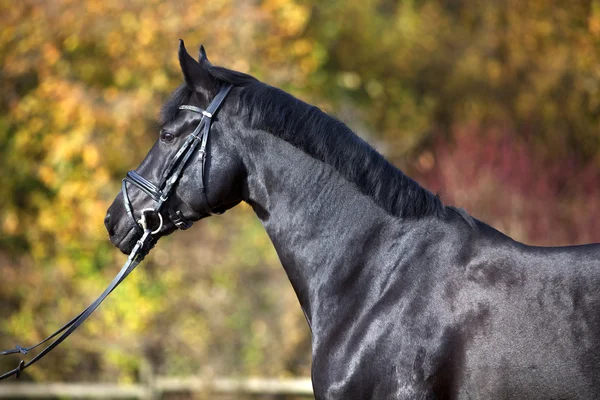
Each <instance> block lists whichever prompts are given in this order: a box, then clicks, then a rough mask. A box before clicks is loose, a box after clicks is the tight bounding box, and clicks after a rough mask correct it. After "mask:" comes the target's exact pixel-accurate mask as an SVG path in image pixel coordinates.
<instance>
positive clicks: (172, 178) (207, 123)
mask: <svg viewBox="0 0 600 400" xmlns="http://www.w3.org/2000/svg"><path fill="white" fill-rule="evenodd" d="M230 90H231V85H227V86H224V87H223V88H221V90H220V91H219V93H218V94H217V95H216V96H215V98H214V99H213V101H212V102H211V103H210V104H209V106H208V108H207V109H206V110H203V109H201V108H198V107H195V106H189V105H185V106H180V107H179V109H180V110H188V111H192V112H196V113H199V114H202V119H201V120H200V123H199V124H198V126H197V127H196V129H194V132H192V133H191V134H190V135H189V136H188V137H187V139H186V140H185V142H184V143H183V145H182V146H181V148H180V149H179V151H177V153H176V154H175V157H173V159H172V160H171V162H170V163H169V165H168V167H167V169H166V170H165V173H164V174H163V177H162V179H161V182H160V184H159V185H158V186H155V185H154V184H153V183H152V182H150V181H148V180H147V179H145V178H144V177H143V176H141V175H140V174H138V173H137V172H135V171H129V172H128V173H127V176H126V177H125V179H123V184H122V187H121V192H122V193H123V202H124V203H125V209H126V210H127V214H128V215H129V217H130V218H131V219H133V221H134V222H135V226H136V227H137V228H138V229H141V228H140V227H139V225H138V224H137V221H136V219H135V216H134V215H133V208H132V206H131V201H130V200H129V196H128V194H127V183H131V184H133V185H134V186H136V187H137V188H138V189H141V190H142V191H143V192H144V193H146V194H147V195H148V196H150V198H152V200H154V201H155V202H156V207H155V208H154V209H153V211H154V212H155V213H156V214H158V216H159V219H160V225H159V227H158V228H157V229H156V231H157V232H158V231H160V229H161V228H162V216H161V215H160V211H161V209H162V208H163V206H164V205H165V203H166V202H167V200H168V199H169V196H170V195H171V191H172V190H173V187H174V186H175V184H176V183H177V181H178V180H179V178H180V177H181V174H182V172H183V169H184V168H185V166H186V164H187V162H188V160H189V159H190V157H191V156H192V154H194V152H195V151H196V149H197V148H198V145H200V148H199V149H198V153H199V154H200V160H199V162H200V191H201V192H202V194H203V195H204V200H205V201H204V209H205V211H206V212H207V213H208V214H210V215H216V214H220V213H217V212H214V211H213V210H212V209H211V207H210V205H209V203H208V197H207V194H206V187H205V182H204V173H205V164H206V144H207V142H208V134H209V132H210V127H211V123H212V118H213V116H214V115H215V114H216V112H217V111H218V110H219V107H220V106H221V104H222V103H223V101H224V100H225V98H226V97H227V95H228V94H229V91H230ZM146 210H147V209H146ZM144 211H145V210H144ZM166 211H167V213H168V216H169V219H170V220H171V221H172V222H173V224H175V226H176V227H177V228H179V229H182V230H184V229H188V228H189V227H191V226H192V222H191V221H189V220H187V219H186V218H185V217H184V216H183V214H182V213H181V211H176V210H174V209H173V208H171V207H169V206H167V207H166Z"/></svg>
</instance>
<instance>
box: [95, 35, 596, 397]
mask: <svg viewBox="0 0 600 400" xmlns="http://www.w3.org/2000/svg"><path fill="white" fill-rule="evenodd" d="M179 56H180V64H181V67H182V71H183V74H184V77H185V80H186V84H185V85H184V86H182V87H180V88H179V89H178V90H177V91H176V92H175V93H174V95H173V96H172V98H171V100H170V101H169V102H167V104H166V105H165V107H164V108H163V112H162V115H163V118H162V119H163V120H162V132H163V134H161V139H159V140H158V141H157V143H156V144H155V146H154V147H153V148H152V149H151V150H150V152H149V154H148V156H147V157H146V159H145V160H144V161H143V162H142V164H141V165H140V167H138V169H137V172H138V173H140V174H141V175H142V176H145V177H147V178H148V179H150V180H152V181H153V182H154V183H155V184H156V182H158V181H159V180H160V177H161V174H162V172H164V166H165V165H167V164H168V162H169V160H170V159H171V158H172V157H173V155H174V154H175V153H176V152H177V149H178V146H181V144H182V143H183V142H184V141H185V139H186V137H187V135H189V134H190V132H191V131H192V130H193V129H194V127H195V126H197V124H198V123H199V119H198V118H199V117H198V115H197V114H194V113H189V112H185V111H181V110H180V109H179V106H180V105H182V104H190V105H194V106H197V107H206V105H207V104H208V103H209V102H210V100H211V99H212V98H213V97H214V96H215V94H216V93H217V92H218V90H219V88H220V86H221V85H222V83H223V82H228V83H231V84H233V85H234V86H235V87H234V89H233V91H232V92H231V94H230V95H229V97H228V98H227V101H226V102H225V103H224V105H223V107H222V109H221V111H219V114H218V116H217V118H216V119H215V121H214V123H213V128H212V131H211V136H210V141H209V145H208V158H207V162H206V168H205V169H204V170H203V169H201V168H199V167H198V165H196V164H195V163H193V162H191V163H190V164H189V165H188V166H187V167H186V170H185V171H184V175H183V176H182V179H181V180H180V182H179V184H178V186H177V188H176V190H175V193H174V196H173V198H172V199H170V200H169V207H172V208H173V209H176V210H180V211H181V212H182V214H183V215H184V216H185V218H186V219H188V220H198V219H201V218H204V217H206V216H207V214H206V213H205V212H204V211H203V210H205V209H206V208H207V206H210V208H212V209H213V210H221V211H224V210H226V209H228V208H231V207H233V206H234V205H236V204H237V203H239V202H240V201H245V202H247V203H248V204H250V205H251V206H252V207H253V209H254V211H255V212H256V215H257V216H258V218H259V219H260V220H261V221H262V223H263V225H264V227H265V229H266V231H267V233H268V234H269V236H270V238H271V240H272V242H273V244H274V245H275V248H276V250H277V253H278V255H279V257H280V259H281V262H282V264H283V266H284V268H285V270H286V272H287V274H288V276H289V279H290V281H291V283H292V285H293V287H294V289H295V291H296V294H297V296H298V299H299V301H300V305H301V306H302V309H303V310H304V312H305V314H306V317H307V321H308V323H309V325H310V328H311V332H312V345H313V346H312V347H313V384H314V391H315V396H316V398H317V399H340V400H346V399H482V400H483V399H485V400H487V399H598V398H600V245H598V244H595V245H587V246H576V247H562V248H561V247H557V248H540V247H529V246H526V245H524V244H521V243H518V242H515V241H513V240H512V239H510V238H509V237H507V236H505V235H503V234H502V233H500V232H498V231H496V230H495V229H493V228H491V227H490V226H488V225H486V224H485V223H483V222H480V221H477V220H475V219H473V218H472V217H471V216H469V215H468V214H467V213H465V212H464V211H462V210H460V209H456V208H453V207H447V206H444V205H443V204H442V202H441V201H440V199H439V198H437V197H436V196H434V195H433V194H431V193H429V192H428V191H427V190H425V189H423V188H422V187H420V186H419V185H418V184H417V183H416V182H414V181H413V180H411V179H410V178H409V177H407V176H406V175H404V174H403V173H402V172H401V171H399V170H398V169H396V168H395V167H394V166H392V165H391V164H390V163H388V162H387V161H386V160H385V159H384V158H383V157H382V156H381V155H380V154H378V153H377V152H376V151H375V150H373V149H372V148H371V147H370V146H368V145H367V144H366V143H365V142H363V141H362V140H361V139H359V138H358V137H357V136H356V135H355V134H354V133H352V132H351V131H350V130H349V129H348V128H347V127H346V126H345V125H344V124H342V123H341V122H339V121H336V120H335V119H333V118H331V117H329V116H327V115H326V114H324V113H323V112H321V111H320V110H319V109H317V108H315V107H312V106H309V105H307V104H305V103H303V102H301V101H299V100H297V99H295V98H293V97H292V96H290V95H288V94H286V93H284V92H282V91H280V90H278V89H275V88H272V87H270V86H268V85H265V84H263V83H260V82H258V81H256V80H255V79H254V78H252V77H249V76H247V75H244V74H240V73H237V72H233V71H229V70H226V69H223V68H219V67H213V66H212V65H211V64H210V63H209V62H208V60H207V59H206V55H205V54H204V53H203V52H201V57H200V61H199V62H196V61H195V60H194V59H193V58H191V57H190V56H189V55H188V54H187V52H186V51H185V48H184V47H183V45H181V47H180V53H179ZM164 132H167V133H168V134H169V135H170V136H169V137H171V138H174V139H173V140H169V141H166V140H163V138H164V137H165V136H168V135H165V134H164ZM201 171H204V173H205V174H204V176H202V172H201ZM201 179H203V180H204V182H205V184H206V187H207V192H206V195H207V196H204V195H201V194H200V193H199V190H200V187H201V186H200V185H199V184H198V182H200V180H201ZM130 195H131V197H130V198H131V201H132V207H133V208H134V210H135V212H138V213H139V210H142V209H143V208H145V207H149V206H151V205H152V203H151V200H150V199H148V197H147V196H145V195H144V194H143V193H141V192H139V191H137V192H136V190H135V188H132V190H131V193H130ZM207 202H208V203H209V204H206V203H207ZM590 217H591V216H590ZM164 218H165V221H167V223H165V226H164V227H163V230H162V231H161V233H160V234H161V235H167V234H169V233H171V232H173V230H174V229H175V228H174V226H173V225H172V224H171V225H169V223H168V216H167V215H165V216H164ZM131 221H132V219H131V218H128V217H127V215H126V213H125V209H124V205H123V202H122V197H121V195H120V194H119V195H118V196H117V198H116V200H115V202H114V203H113V205H112V206H111V208H110V209H109V213H108V214H107V217H106V226H107V228H108V231H109V233H110V237H111V240H112V241H113V243H115V245H117V246H119V247H120V248H121V250H123V251H124V252H125V253H127V252H129V251H131V247H132V246H133V244H134V243H135V241H136V240H137V239H138V235H137V233H136V232H137V230H136V229H135V226H133V222H131Z"/></svg>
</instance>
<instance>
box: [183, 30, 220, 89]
mask: <svg viewBox="0 0 600 400" xmlns="http://www.w3.org/2000/svg"><path fill="white" fill-rule="evenodd" d="M202 50H203V49H202ZM202 50H201V54H202V53H203V54H204V59H202V58H200V63H198V62H197V61H196V60H194V58H193V57H192V56H190V55H189V54H188V52H187V50H186V49H185V45H184V43H183V40H181V39H179V65H180V66H181V72H183V76H184V78H185V82H186V83H187V85H188V86H189V87H190V88H192V89H194V90H195V91H196V92H197V93H200V94H202V95H204V96H205V97H206V98H210V97H212V95H213V93H214V92H215V91H216V90H217V86H218V82H217V79H216V78H215V77H213V76H212V75H211V74H210V71H209V69H210V67H211V66H212V65H211V64H210V62H209V61H208V59H207V58H206V53H205V52H203V51H202Z"/></svg>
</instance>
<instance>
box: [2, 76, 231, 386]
mask: <svg viewBox="0 0 600 400" xmlns="http://www.w3.org/2000/svg"><path fill="white" fill-rule="evenodd" d="M231 88H232V86H231V85H226V86H224V87H222V88H221V90H220V91H219V93H218V94H217V95H216V96H215V98H214V99H213V101H212V102H211V103H210V104H209V106H208V108H207V109H206V110H203V109H201V108H199V107H195V106H190V105H183V106H181V107H179V109H180V110H188V111H192V112H196V113H199V114H202V119H201V120H200V123H199V124H198V126H197V127H196V129H194V131H193V132H192V133H191V134H190V135H189V136H188V138H187V139H186V140H185V142H184V144H183V145H182V146H181V148H180V149H179V150H178V151H177V153H176V154H175V157H174V158H173V160H172V161H171V162H170V164H169V166H168V167H167V169H166V170H165V173H164V175H163V179H162V180H161V183H160V184H159V186H155V185H154V184H153V183H152V182H150V181H148V180H147V179H145V178H144V177H142V176H141V175H139V174H138V173H137V172H135V171H129V172H128V173H127V176H126V177H125V179H123V184H122V192H123V200H124V204H125V210H126V211H127V214H128V215H129V216H130V218H131V219H133V221H134V224H135V227H136V229H137V230H138V231H139V232H140V233H141V234H142V236H141V238H140V239H139V240H138V241H137V242H136V244H135V246H134V247H133V249H132V250H131V253H130V254H129V257H128V258H127V261H126V262H125V264H124V265H123V267H122V268H121V270H120V271H119V273H118V274H117V276H115V278H114V279H113V280H112V282H111V283H110V284H109V285H108V287H107V288H106V289H105V290H104V292H102V294H101V295H100V296H99V297H98V298H97V299H96V300H95V301H94V302H93V303H92V304H90V305H89V306H88V307H87V308H86V309H85V310H83V311H82V312H81V313H80V314H79V315H77V316H76V317H75V318H73V319H72V320H70V321H69V322H67V323H66V324H65V325H63V326H62V327H61V328H60V329H58V330H57V331H56V332H54V333H53V334H51V335H50V336H48V337H47V338H45V339H44V340H42V341H41V342H39V343H38V344H36V345H34V346H31V347H21V346H18V345H17V346H15V348H14V349H11V350H5V351H1V352H0V356H4V355H8V354H17V353H20V354H21V355H26V354H27V353H28V352H29V351H31V350H33V349H35V348H37V347H39V346H41V345H42V344H44V343H46V342H48V341H50V340H52V339H53V338H54V337H56V336H58V335H59V334H60V333H62V335H60V336H59V337H58V338H57V339H56V340H54V341H53V342H52V343H50V344H49V345H48V346H46V347H45V348H44V350H42V351H41V352H40V353H39V354H37V355H36V356H35V357H34V358H32V359H31V360H29V361H28V362H25V361H24V360H21V361H20V362H19V365H18V366H17V367H16V368H14V369H12V370H10V371H8V372H6V373H4V374H3V375H0V380H3V379H6V378H9V377H11V376H13V375H14V376H15V377H16V378H19V376H20V375H21V373H22V372H23V370H25V369H26V368H28V367H30V366H31V365H33V364H35V363H36V362H37V361H39V360H40V359H42V358H43V357H44V356H45V355H46V354H48V353H49V352H50V351H52V349H54V348H55V347H56V346H58V345H59V344H60V343H62V342H63V341H64V340H65V339H66V338H67V337H69V336H70V335H71V334H72V333H73V332H74V331H75V330H76V329H77V328H78V327H79V326H80V325H81V324H83V322H84V321H85V320H86V319H87V318H88V317H89V316H90V315H91V314H92V313H93V312H94V310H96V308H98V306H99V305H100V304H101V303H102V302H103V301H104V299H106V297H107V296H108V295H109V294H110V293H111V292H112V291H113V290H115V288H116V287H117V286H119V284H120V283H121V282H123V280H124V279H125V278H126V277H127V276H128V275H129V274H130V273H131V272H132V271H133V270H134V269H135V267H137V266H138V264H139V263H140V262H142V260H143V259H144V258H145V257H146V255H147V254H148V253H149V252H150V250H152V248H153V247H154V245H155V244H156V241H157V240H156V238H155V237H154V235H156V234H158V233H159V232H160V231H161V229H162V227H163V217H162V214H161V212H160V211H161V209H162V208H163V206H164V205H165V203H166V202H167V201H168V199H169V197H170V195H171V193H172V191H173V188H174V186H175V184H176V183H177V182H178V181H179V178H180V177H181V174H182V173H183V170H184V169H185V166H186V164H187V162H188V161H189V159H190V158H191V156H192V154H194V153H195V152H196V149H197V148H198V145H200V148H199V151H198V152H199V153H200V163H201V170H200V173H201V187H200V190H201V192H202V193H203V195H204V199H205V210H206V212H207V213H208V214H211V215H217V214H221V213H217V212H214V211H213V210H212V209H211V208H210V205H209V204H208V197H207V194H206V187H205V182H204V174H205V167H204V166H205V163H206V145H207V143H208V134H209V133H210V128H211V123H212V118H213V116H214V115H215V114H216V112H217V111H218V110H219V108H220V106H221V104H222V103H223V102H224V100H225V98H226V97H227V95H228V94H229V91H230V90H231ZM127 183H131V184H133V185H134V186H136V187H137V188H139V189H141V190H142V191H143V192H144V193H146V194H147V195H148V196H150V198H152V200H154V201H155V202H156V206H155V207H154V208H145V209H143V210H142V211H141V218H140V219H139V220H136V219H135V216H134V213H133V207H132V205H131V201H130V200H129V196H128V194H127ZM161 188H162V189H161ZM167 213H168V216H169V219H170V220H171V221H172V222H173V224H175V226H176V227H177V228H179V229H182V230H183V229H188V228H189V227H191V226H192V222H191V221H189V220H187V219H185V218H184V217H183V215H182V213H181V212H180V211H178V210H173V209H172V208H171V207H168V206H167ZM150 214H155V215H157V216H158V218H159V226H158V227H157V228H156V229H152V228H150V227H149V226H148V215H150Z"/></svg>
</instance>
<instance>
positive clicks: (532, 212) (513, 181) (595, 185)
mask: <svg viewBox="0 0 600 400" xmlns="http://www.w3.org/2000/svg"><path fill="white" fill-rule="evenodd" d="M452 136H453V141H452V142H451V143H450V142H449V141H448V140H446V139H439V140H437V141H436V142H435V143H434V145H433V147H432V148H431V151H432V152H433V158H432V157H431V155H430V154H427V155H426V156H425V157H423V155H422V156H421V157H420V158H419V161H418V162H417V163H416V165H415V166H416V169H417V171H418V172H417V174H416V175H415V177H417V178H418V179H419V180H420V181H421V182H422V183H423V184H424V185H425V186H426V187H428V188H431V189H432V190H439V191H440V192H441V193H442V195H443V198H444V201H445V203H447V204H455V205H457V206H459V207H462V208H465V209H466V210H467V211H469V212H470V213H471V214H472V215H474V216H475V217H477V218H479V219H481V220H483V221H485V222H487V223H488V224H490V225H492V226H494V227H496V228H497V229H499V230H501V231H503V232H504V233H506V234H508V235H510V236H512V237H513V238H515V239H517V240H520V241H524V242H526V243H529V244H536V245H548V246H558V245H567V244H581V243H589V242H600V230H598V229H597V224H598V222H600V221H599V220H598V216H599V215H600V168H598V166H597V164H596V163H594V162H593V161H588V162H586V161H584V160H582V159H580V158H578V157H575V156H565V157H562V158H560V159H559V158H556V156H554V157H551V156H549V155H545V154H544V152H543V151H542V150H540V149H537V148H536V147H535V146H534V145H532V144H530V143H527V141H526V140H524V139H522V138H520V137H519V136H518V135H516V134H514V132H511V131H510V130H508V129H502V128H494V129H487V130H485V131H483V130H482V129H481V128H480V127H479V126H475V125H471V126H465V127H459V128H455V129H454V134H453V135H452ZM423 160H428V162H423ZM432 160H433V161H432Z"/></svg>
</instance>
